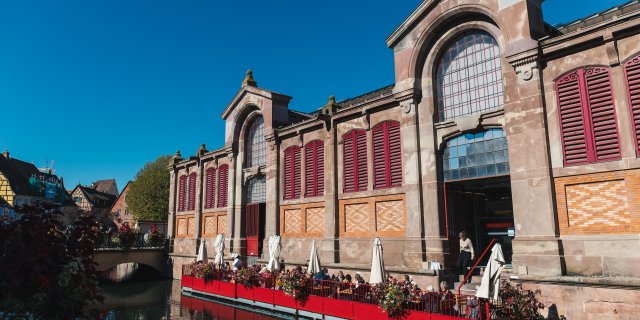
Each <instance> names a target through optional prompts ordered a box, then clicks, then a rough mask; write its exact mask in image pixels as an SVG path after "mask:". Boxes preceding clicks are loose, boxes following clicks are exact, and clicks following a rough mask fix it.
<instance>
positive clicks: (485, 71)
mask: <svg viewBox="0 0 640 320" xmlns="http://www.w3.org/2000/svg"><path fill="white" fill-rule="evenodd" d="M436 83H437V86H436V88H437V93H436V97H437V106H438V110H439V116H440V119H439V120H440V121H448V120H452V119H455V118H459V117H463V116H466V115H470V114H474V113H478V112H483V111H488V110H493V109H498V108H501V107H502V106H503V104H504V86H503V83H502V61H501V60H500V47H498V43H497V42H496V40H495V39H494V38H493V37H492V36H491V35H490V34H489V33H487V32H485V31H480V30H474V31H469V32H466V33H464V34H462V35H461V36H459V37H458V38H457V39H456V40H454V41H453V42H452V43H451V44H449V46H448V47H447V48H446V49H445V51H444V52H443V53H442V56H441V57H440V61H439V63H438V66H437V71H436Z"/></svg>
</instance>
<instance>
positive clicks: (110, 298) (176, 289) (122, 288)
mask: <svg viewBox="0 0 640 320" xmlns="http://www.w3.org/2000/svg"><path fill="white" fill-rule="evenodd" d="M101 287H102V289H103V291H104V293H103V295H104V297H105V300H104V304H101V305H98V306H96V307H97V308H98V309H100V310H103V311H104V314H105V319H107V320H163V319H180V320H183V319H184V320H209V319H211V320H213V319H216V320H218V319H219V320H276V319H283V317H282V316H277V315H275V314H265V313H258V312H255V310H252V309H251V307H246V306H234V305H231V304H226V303H224V302H220V301H218V302H213V301H204V300H200V299H195V298H192V297H188V296H183V295H182V291H181V285H180V281H179V280H166V279H165V280H157V279H156V280H148V279H142V280H141V279H139V278H135V279H130V280H127V281H124V282H120V283H108V284H107V283H105V284H102V285H101ZM284 319H286V317H285V318H284ZM289 319H292V317H289Z"/></svg>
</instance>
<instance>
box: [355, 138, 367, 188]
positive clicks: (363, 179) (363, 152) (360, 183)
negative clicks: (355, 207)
mask: <svg viewBox="0 0 640 320" xmlns="http://www.w3.org/2000/svg"><path fill="white" fill-rule="evenodd" d="M355 138H356V150H357V151H356V160H357V174H358V175H357V182H356V190H357V191H363V190H367V132H366V131H364V130H358V131H357V134H356V137H355Z"/></svg>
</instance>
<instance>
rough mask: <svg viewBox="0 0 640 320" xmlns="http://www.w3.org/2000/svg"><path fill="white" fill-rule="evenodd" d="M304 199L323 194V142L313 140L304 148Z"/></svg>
mask: <svg viewBox="0 0 640 320" xmlns="http://www.w3.org/2000/svg"><path fill="white" fill-rule="evenodd" d="M304 168H305V169H304V170H305V184H304V185H305V188H304V196H305V197H317V196H321V195H323V194H324V142H323V141H322V140H314V141H311V142H309V143H307V144H306V145H305V147H304Z"/></svg>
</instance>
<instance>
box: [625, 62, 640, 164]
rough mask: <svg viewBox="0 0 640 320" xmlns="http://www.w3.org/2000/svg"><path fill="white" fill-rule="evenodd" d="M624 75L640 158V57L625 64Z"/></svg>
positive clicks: (637, 152)
mask: <svg viewBox="0 0 640 320" xmlns="http://www.w3.org/2000/svg"><path fill="white" fill-rule="evenodd" d="M624 75H625V79H626V80H627V97H628V98H629V111H630V112H631V120H632V121H633V131H634V132H633V133H634V137H635V138H636V141H635V144H636V145H635V147H636V154H637V156H639V157H640V55H636V56H635V57H633V58H631V59H629V60H628V61H627V62H625V64H624Z"/></svg>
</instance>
